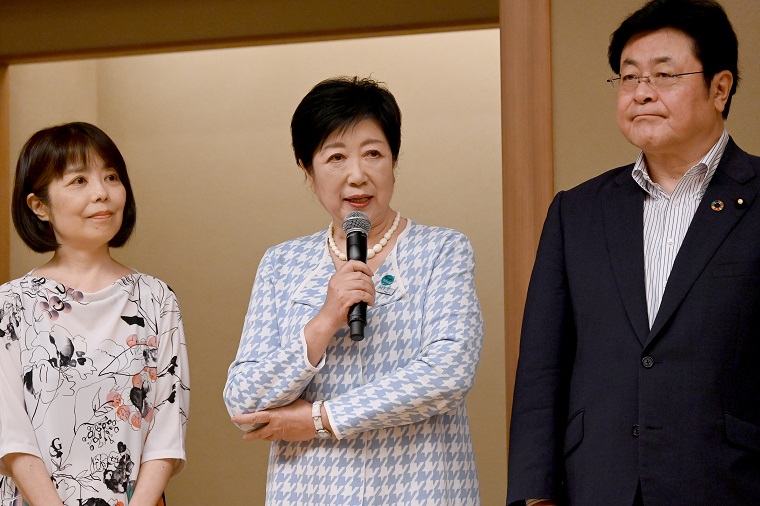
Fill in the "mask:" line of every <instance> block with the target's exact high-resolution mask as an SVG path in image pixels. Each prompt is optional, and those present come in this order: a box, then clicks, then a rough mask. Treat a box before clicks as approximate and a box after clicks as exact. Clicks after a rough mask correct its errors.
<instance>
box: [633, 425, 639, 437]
mask: <svg viewBox="0 0 760 506" xmlns="http://www.w3.org/2000/svg"><path fill="white" fill-rule="evenodd" d="M639 434H641V431H640V430H639V426H638V425H634V426H633V427H631V435H632V436H633V437H639Z"/></svg>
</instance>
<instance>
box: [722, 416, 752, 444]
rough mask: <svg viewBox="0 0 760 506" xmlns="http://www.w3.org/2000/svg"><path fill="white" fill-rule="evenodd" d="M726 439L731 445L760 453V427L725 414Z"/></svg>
mask: <svg viewBox="0 0 760 506" xmlns="http://www.w3.org/2000/svg"><path fill="white" fill-rule="evenodd" d="M723 416H724V420H725V424H726V437H727V438H728V440H729V441H730V442H731V443H734V444H737V445H740V446H744V447H745V448H748V449H750V450H754V451H756V452H760V427H758V426H757V425H755V424H754V423H750V422H746V421H744V420H742V419H740V418H736V417H735V416H733V415H731V414H729V413H724V414H723Z"/></svg>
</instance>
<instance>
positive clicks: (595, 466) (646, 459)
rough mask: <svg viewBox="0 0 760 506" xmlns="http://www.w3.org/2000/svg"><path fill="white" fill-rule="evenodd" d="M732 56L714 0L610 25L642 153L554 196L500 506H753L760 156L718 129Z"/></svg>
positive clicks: (759, 431)
mask: <svg viewBox="0 0 760 506" xmlns="http://www.w3.org/2000/svg"><path fill="white" fill-rule="evenodd" d="M737 59H738V58H737V40H736V35H735V33H734V31H733V28H732V27H731V24H730V22H729V20H728V18H727V17H726V14H725V12H724V11H723V9H722V8H721V7H720V5H718V4H717V3H715V2H714V1H712V0H653V1H650V2H649V3H647V4H646V5H645V6H644V7H642V8H641V9H640V10H639V11H637V12H635V13H634V14H632V15H630V16H629V17H628V18H627V19H626V20H625V21H624V22H623V23H622V25H621V26H620V27H619V28H618V29H617V31H615V33H614V34H613V36H612V39H611V43H610V47H609V62H610V66H611V67H612V69H613V71H614V72H615V73H616V74H617V75H616V76H615V77H614V78H613V79H611V80H610V82H611V84H612V85H613V86H614V87H616V88H617V90H616V91H617V104H618V105H617V121H618V126H619V128H620V130H621V132H622V133H623V135H624V136H625V137H626V139H628V141H630V142H631V143H632V144H634V145H635V146H637V147H639V148H640V149H641V154H640V155H639V158H638V160H637V161H636V163H635V164H632V165H627V166H625V167H620V168H617V169H614V170H612V171H609V172H607V173H605V174H602V175H601V176H598V177H596V178H594V179H592V180H590V181H587V182H585V183H583V184H581V185H580V186H578V187H576V188H574V189H572V190H569V191H566V192H560V193H559V194H558V195H557V196H556V198H555V199H554V202H553V203H552V205H551V207H550V209H549V212H548V216H547V219H546V223H545V225H544V230H543V233H542V236H541V242H540V245H539V248H538V253H537V257H536V263H535V267H534V270H533V274H532V277H531V281H530V287H529V290H528V299H527V303H526V307H525V314H524V320H523V330H522V338H521V344H520V359H519V363H518V370H517V379H516V385H515V395H514V406H513V410H512V425H511V437H510V455H509V482H508V487H509V490H508V496H507V504H510V505H511V504H522V502H523V501H527V503H528V504H529V505H530V504H562V505H565V504H566V505H580V506H596V505H604V506H629V505H642V504H643V505H645V506H650V505H652V506H653V505H677V506H681V505H689V506H694V505H705V506H706V505H732V506H733V505H760V373H759V372H758V369H759V368H760V202H758V201H757V200H758V192H760V177H759V176H760V158H757V157H754V156H751V155H748V154H747V153H745V152H744V151H742V150H741V149H740V148H739V147H738V146H737V145H736V144H735V143H734V142H733V140H732V139H731V138H730V137H729V136H728V133H727V132H726V130H725V128H724V120H725V118H726V117H727V116H728V111H729V106H730V103H731V97H732V95H733V94H734V92H735V90H736V85H737V82H738V80H739V75H738V70H737Z"/></svg>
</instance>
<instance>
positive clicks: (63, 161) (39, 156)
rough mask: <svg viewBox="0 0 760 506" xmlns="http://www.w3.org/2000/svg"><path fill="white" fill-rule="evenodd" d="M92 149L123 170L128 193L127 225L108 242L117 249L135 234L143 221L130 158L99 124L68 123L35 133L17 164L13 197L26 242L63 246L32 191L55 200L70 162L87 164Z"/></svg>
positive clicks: (40, 249) (39, 248) (36, 246)
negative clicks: (54, 189)
mask: <svg viewBox="0 0 760 506" xmlns="http://www.w3.org/2000/svg"><path fill="white" fill-rule="evenodd" d="M92 153H95V154H97V155H98V156H99V157H100V158H101V159H102V160H103V163H104V164H105V165H106V166H107V167H110V168H112V169H114V170H115V171H116V172H117V174H118V175H119V179H120V180H121V184H122V185H123V186H124V189H125V190H126V194H127V199H126V202H125V204H124V216H123V218H122V222H121V227H120V228H119V231H118V232H117V233H116V235H115V236H114V237H113V239H111V240H110V241H109V242H108V245H109V246H111V247H114V248H118V247H120V246H123V245H124V244H125V243H126V242H127V240H128V239H129V237H130V236H131V235H132V231H133V230H134V228H135V222H136V221H137V207H136V206H135V198H134V195H133V194H132V186H131V185H130V184H129V176H128V175H127V166H126V163H125V162H124V157H122V156H121V153H120V152H119V149H118V148H117V147H116V144H114V142H113V141H112V140H111V138H110V137H108V135H106V134H105V132H103V131H102V130H101V129H99V128H98V127H96V126H95V125H91V124H89V123H81V122H76V123H66V124H64V125H58V126H54V127H50V128H46V129H44V130H40V131H39V132H37V133H35V134H34V135H32V136H31V137H30V138H29V140H28V141H26V144H24V147H23V148H22V149H21V154H20V155H19V158H18V163H17V164H16V179H15V182H14V185H13V196H12V200H11V215H12V217H13V225H14V226H15V227H16V231H17V232H18V234H19V235H20V236H21V239H23V241H24V242H25V243H26V245H27V246H29V247H30V248H31V249H33V250H34V251H36V252H37V253H45V252H48V251H55V250H57V249H58V247H59V246H60V245H59V244H58V241H56V238H55V233H54V232H53V227H52V226H50V223H49V222H47V221H42V220H40V219H39V218H38V217H37V215H35V214H34V212H33V211H32V210H31V209H30V208H29V206H28V205H27V202H26V199H27V196H28V195H29V194H30V193H33V194H34V195H36V196H37V198H39V199H40V200H41V201H42V203H44V204H46V205H49V203H50V201H49V195H48V186H49V185H50V183H51V182H52V181H53V180H55V179H57V178H60V177H61V176H62V175H63V172H64V170H66V167H68V166H70V165H72V164H78V163H81V164H84V165H86V164H87V163H88V161H89V157H90V155H91V154H92Z"/></svg>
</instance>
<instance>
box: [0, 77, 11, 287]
mask: <svg viewBox="0 0 760 506" xmlns="http://www.w3.org/2000/svg"><path fill="white" fill-rule="evenodd" d="M9 109H10V93H9V90H8V66H7V65H4V64H1V63H0V283H4V282H6V281H8V280H9V279H10V274H11V265H10V264H11V258H10V257H11V251H10V247H11V244H10V242H11V241H10V236H11V235H10V233H11V205H10V200H11V195H10V194H11V189H10V188H11V167H10V164H11V161H10V159H11V156H10V135H11V130H10V111H9Z"/></svg>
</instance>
